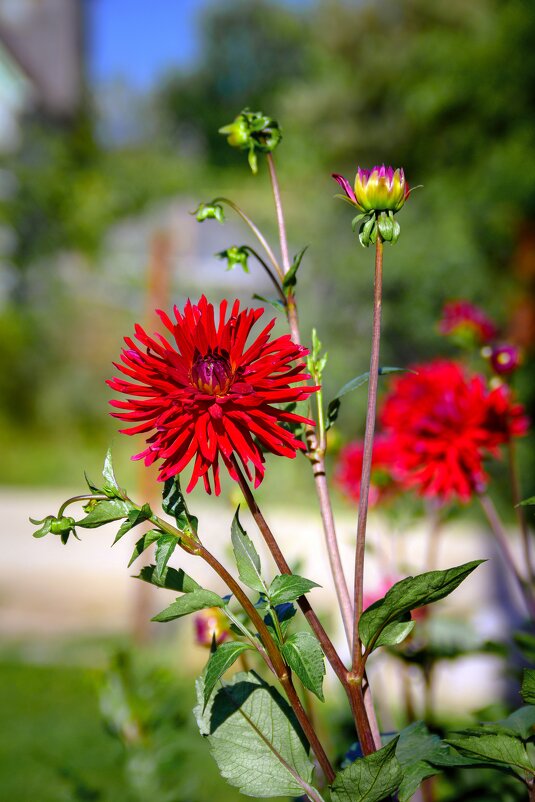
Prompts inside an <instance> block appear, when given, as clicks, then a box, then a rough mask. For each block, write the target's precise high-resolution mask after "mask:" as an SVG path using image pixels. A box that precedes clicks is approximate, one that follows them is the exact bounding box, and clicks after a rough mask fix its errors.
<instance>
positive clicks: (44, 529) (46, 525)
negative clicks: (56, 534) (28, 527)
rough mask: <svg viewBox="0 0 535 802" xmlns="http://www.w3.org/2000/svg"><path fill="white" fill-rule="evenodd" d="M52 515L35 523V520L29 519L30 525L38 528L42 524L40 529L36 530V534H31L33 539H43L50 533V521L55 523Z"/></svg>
mask: <svg viewBox="0 0 535 802" xmlns="http://www.w3.org/2000/svg"><path fill="white" fill-rule="evenodd" d="M55 520H56V519H55V518H54V516H53V515H48V516H47V517H46V518H44V519H43V520H42V521H37V520H36V519H35V518H30V523H32V524H34V526H38V525H39V524H42V526H41V528H40V529H38V530H37V531H36V532H34V533H33V537H45V535H48V533H49V532H50V528H51V526H52V521H55Z"/></svg>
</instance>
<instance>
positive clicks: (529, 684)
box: [520, 668, 535, 705]
mask: <svg viewBox="0 0 535 802" xmlns="http://www.w3.org/2000/svg"><path fill="white" fill-rule="evenodd" d="M520 695H521V696H522V699H523V700H524V702H525V703H526V704H527V705H535V671H534V670H533V669H531V668H525V669H524V675H523V677H522V690H521V691H520Z"/></svg>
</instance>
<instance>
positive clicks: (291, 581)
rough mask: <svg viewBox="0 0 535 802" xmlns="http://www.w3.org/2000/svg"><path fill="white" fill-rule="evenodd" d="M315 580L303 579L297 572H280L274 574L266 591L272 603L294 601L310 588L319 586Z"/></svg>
mask: <svg viewBox="0 0 535 802" xmlns="http://www.w3.org/2000/svg"><path fill="white" fill-rule="evenodd" d="M319 587H321V585H318V583H317V582H313V581H312V580H311V579H305V577H304V576H299V575H298V574H280V576H276V577H275V579H274V580H273V582H272V583H271V585H270V586H269V590H268V592H267V596H268V598H269V601H270V602H271V604H272V605H276V604H284V603H285V602H293V601H296V599H298V598H299V597H300V596H303V595H304V594H305V593H308V592H309V591H311V590H312V588H319Z"/></svg>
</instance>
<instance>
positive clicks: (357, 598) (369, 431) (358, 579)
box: [353, 234, 383, 671]
mask: <svg viewBox="0 0 535 802" xmlns="http://www.w3.org/2000/svg"><path fill="white" fill-rule="evenodd" d="M382 284H383V241H382V239H381V235H380V234H377V242H376V249H375V285H374V299H373V332H372V352H371V359H370V378H369V382H368V409H367V414H366V429H365V433H364V453H363V457H362V474H361V479H360V498H359V511H358V523H357V546H356V551H355V592H354V625H353V670H354V671H355V670H357V669H358V667H359V665H360V661H361V659H362V645H361V641H360V638H359V630H358V625H359V619H360V616H361V614H362V595H363V579H364V556H365V547H366V523H367V519H368V496H369V492H370V479H371V468H372V456H373V438H374V433H375V415H376V407H377V384H378V380H379V351H380V345H381V303H382Z"/></svg>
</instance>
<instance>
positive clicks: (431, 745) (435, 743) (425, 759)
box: [396, 721, 449, 802]
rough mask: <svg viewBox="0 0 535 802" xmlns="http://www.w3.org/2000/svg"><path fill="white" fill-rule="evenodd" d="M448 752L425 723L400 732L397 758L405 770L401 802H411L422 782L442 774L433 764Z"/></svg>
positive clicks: (418, 723) (417, 723) (400, 790)
mask: <svg viewBox="0 0 535 802" xmlns="http://www.w3.org/2000/svg"><path fill="white" fill-rule="evenodd" d="M448 751H449V749H448V747H447V746H446V745H445V744H444V743H443V742H442V741H441V740H440V738H439V736H438V735H431V733H430V732H429V731H428V729H427V727H426V726H425V724H424V723H423V721H416V722H414V724H410V725H409V726H408V727H405V729H404V730H402V731H401V732H400V734H399V741H398V743H397V746H396V757H397V759H398V760H399V762H400V764H401V767H402V769H403V780H402V782H401V785H400V786H399V791H398V799H399V802H409V800H410V799H412V796H413V794H414V793H415V791H416V789H417V788H418V786H419V785H420V783H421V782H422V780H425V778H426V777H432V776H433V775H434V774H438V773H439V772H440V769H439V768H436V767H434V766H432V765H431V763H432V762H433V760H434V759H437V758H443V757H444V755H445V754H447V752H448Z"/></svg>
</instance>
